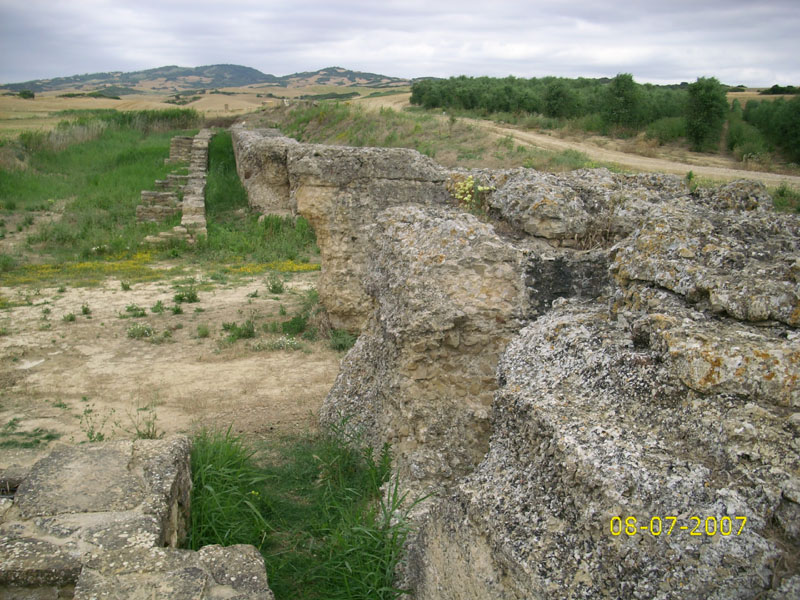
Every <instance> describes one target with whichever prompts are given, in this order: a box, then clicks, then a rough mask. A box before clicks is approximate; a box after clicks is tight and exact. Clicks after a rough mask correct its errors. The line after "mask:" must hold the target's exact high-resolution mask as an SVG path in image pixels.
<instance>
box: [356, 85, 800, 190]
mask: <svg viewBox="0 0 800 600" xmlns="http://www.w3.org/2000/svg"><path fill="white" fill-rule="evenodd" d="M410 96H411V95H410V94H398V95H394V96H379V97H376V98H369V99H365V100H361V101H360V102H359V104H360V105H362V106H364V107H366V108H368V109H374V110H377V109H379V108H381V107H387V108H393V109H395V110H401V109H403V108H405V107H407V106H410V104H409V102H408V100H409V98H410ZM440 118H441V119H446V118H447V117H445V116H441V117H440ZM459 118H460V119H461V120H464V121H468V122H469V123H471V124H474V125H475V126H477V127H480V128H481V129H483V130H484V131H486V132H488V133H490V134H492V135H493V136H495V137H509V136H510V137H511V138H512V139H513V140H515V141H516V142H517V143H520V144H525V145H530V146H535V147H537V148H543V149H545V150H555V151H558V152H561V151H564V150H575V151H578V152H582V153H584V154H586V155H587V156H588V157H589V158H590V159H592V160H596V161H600V162H605V163H615V164H618V165H620V166H622V167H626V168H632V169H637V170H641V171H656V172H661V173H674V174H677V175H686V174H687V173H688V172H689V171H692V172H693V173H694V175H695V176H697V177H703V178H708V179H715V180H724V181H730V180H734V179H753V180H756V181H761V182H763V183H764V184H765V185H769V186H777V185H780V184H781V183H786V184H787V185H790V186H792V187H794V188H798V189H800V177H798V176H795V175H783V174H779V173H765V172H762V171H751V170H746V169H737V168H735V165H736V164H738V163H736V162H734V161H732V160H730V159H727V158H725V157H718V156H709V155H704V154H696V153H688V152H687V153H686V154H687V156H688V158H687V159H686V160H684V161H679V160H674V159H665V158H651V157H647V156H640V155H638V154H631V153H629V152H622V151H619V150H613V149H608V148H602V147H599V146H597V145H595V144H593V143H589V142H581V141H575V140H567V139H562V138H559V137H555V136H552V135H547V134H545V133H538V132H533V131H520V130H519V129H515V128H513V127H508V126H503V125H498V124H497V123H493V122H491V121H485V120H481V119H466V118H463V117H459ZM598 141H600V138H598ZM602 142H603V143H605V142H608V138H602ZM726 165H728V166H726Z"/></svg>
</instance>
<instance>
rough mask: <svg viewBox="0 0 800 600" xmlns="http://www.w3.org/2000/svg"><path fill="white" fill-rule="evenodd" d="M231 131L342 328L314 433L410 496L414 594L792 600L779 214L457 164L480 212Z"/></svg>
mask: <svg viewBox="0 0 800 600" xmlns="http://www.w3.org/2000/svg"><path fill="white" fill-rule="evenodd" d="M259 138H260V139H259ZM245 139H246V140H249V141H248V142H247V144H249V145H250V148H251V149H252V148H256V147H260V148H262V150H260V151H264V152H266V154H265V156H268V157H269V158H268V159H267V158H264V159H263V160H264V161H265V162H269V163H270V164H271V165H272V166H271V167H270V168H271V169H273V171H274V172H280V173H281V175H280V181H281V185H280V187H279V190H278V191H275V190H273V192H274V193H273V196H274V197H277V196H279V197H280V198H282V199H283V200H282V201H283V202H285V203H286V204H285V205H286V206H287V210H290V211H296V212H297V213H298V214H301V215H303V216H305V217H306V218H308V219H309V220H310V221H311V222H312V224H313V226H314V227H315V230H316V231H317V234H318V236H319V238H320V249H321V253H322V263H323V264H322V267H323V272H322V278H321V281H320V286H321V289H320V296H321V298H322V300H323V302H324V303H325V305H326V307H327V309H328V311H329V312H330V314H331V317H332V319H333V320H335V321H336V322H337V323H338V324H339V326H347V327H348V328H351V329H359V330H360V331H361V336H360V337H359V339H358V342H357V343H356V345H355V347H354V348H353V349H352V350H351V351H350V352H349V353H348V355H347V356H346V357H345V359H344V360H343V362H342V367H341V371H340V374H339V376H338V378H337V381H336V383H335V384H334V387H333V388H332V390H331V392H330V393H329V395H328V397H327V398H326V400H325V403H324V406H323V409H322V413H321V417H322V420H323V421H324V422H328V423H341V422H342V420H343V419H345V420H346V421H347V423H348V426H351V427H353V428H355V429H358V430H360V432H361V433H362V435H363V436H364V437H365V439H367V440H368V441H369V442H370V443H372V444H374V445H376V446H380V445H381V444H382V443H384V442H390V443H392V444H393V446H394V448H395V451H396V467H397V471H398V473H399V474H400V476H401V479H402V483H403V485H404V486H406V487H407V488H410V489H412V490H414V491H418V492H435V496H434V497H433V498H432V499H429V500H428V501H427V502H426V503H425V505H424V509H423V510H422V511H420V512H419V516H418V519H419V520H418V525H419V532H418V535H417V536H416V537H415V539H413V540H412V541H411V543H410V546H409V560H408V564H407V566H406V568H405V570H404V574H403V576H404V578H405V579H404V581H405V583H406V584H408V585H410V586H411V587H412V589H413V590H414V592H415V597H416V598H418V599H420V600H429V599H430V600H433V599H436V600H440V599H445V598H446V599H450V598H453V599H455V598H498V599H501V598H502V599H522V598H665V599H666V598H719V599H722V598H754V597H759V598H771V599H778V598H797V597H800V564H799V562H798V560H797V557H798V556H800V528H799V526H798V523H800V441H798V440H800V435H798V434H799V433H800V412H798V411H799V410H800V391H798V390H799V389H800V388H798V385H797V382H798V376H800V334H798V331H797V325H798V320H800V317H798V315H800V267H799V266H798V265H800V219H798V217H797V216H795V215H788V214H776V213H775V212H773V211H772V209H771V199H770V198H769V195H768V194H767V193H766V191H765V190H764V188H763V187H762V186H760V185H758V184H753V183H749V182H735V183H732V184H728V185H725V186H721V187H719V188H717V189H711V190H700V191H697V192H691V191H690V190H689V189H688V188H687V187H686V185H685V183H684V182H683V181H682V180H681V179H680V178H677V177H673V176H666V175H658V174H641V175H623V174H616V173H611V172H609V171H607V170H604V169H594V170H579V171H574V172H572V173H567V174H562V175H554V174H546V173H538V172H535V171H532V170H527V169H515V170H510V171H495V172H487V171H475V172H474V173H473V175H474V177H475V179H476V181H480V182H481V183H482V184H483V185H486V186H487V187H493V188H494V190H493V191H492V192H491V193H490V194H489V197H488V199H487V211H488V215H489V218H488V219H481V220H479V219H476V218H475V217H474V216H472V215H469V214H467V213H465V212H464V211H463V210H460V209H459V208H458V207H457V206H455V203H454V202H453V200H452V198H450V196H449V194H448V193H447V191H446V182H447V180H448V179H452V178H454V177H463V176H464V173H457V172H447V171H446V170H444V169H443V168H442V167H439V166H438V165H436V164H435V163H433V162H432V161H429V160H427V159H425V158H424V157H421V156H419V155H417V154H415V153H413V152H411V151H402V152H398V151H394V150H379V149H359V148H340V147H326V146H315V145H301V144H296V143H295V142H291V141H288V140H286V139H285V138H280V137H277V136H276V135H275V134H274V132H273V133H271V134H269V135H264V134H261V133H259V132H257V131H251V132H244V131H242V132H239V133H237V134H234V145H235V146H236V145H240V146H244V145H246V144H245V143H244V142H243V141H242V140H245ZM237 140H239V141H237ZM256 140H257V141H256ZM264 148H270V150H268V151H267V150H264ZM240 150H241V149H240ZM245 154H246V152H244V151H242V152H240V153H239V154H237V155H238V156H244V155H245ZM256 154H257V152H256ZM251 160H252V159H251ZM249 164H251V165H252V166H251V167H247V166H246V165H242V167H241V168H242V169H244V170H245V171H247V170H248V168H249V173H250V178H251V179H253V178H257V177H258V174H257V167H256V166H255V165H256V162H252V163H249ZM284 169H285V175H284ZM240 172H241V171H240ZM254 193H255V192H254ZM251 202H253V204H254V205H258V201H257V200H256V201H253V200H252V199H251ZM615 517H617V518H619V519H621V520H620V521H617V523H618V524H619V523H623V524H625V519H627V518H628V517H635V518H636V519H637V521H636V525H637V526H636V527H635V528H634V529H633V531H632V533H631V534H630V535H628V534H627V533H625V532H624V531H620V530H619V529H617V530H616V534H615V532H614V531H615V530H613V529H612V519H614V518H615ZM668 517H674V531H672V532H671V533H670V534H666V533H664V532H660V531H659V534H660V535H655V531H656V525H657V524H658V523H659V522H660V523H661V524H662V525H663V526H664V528H665V529H666V527H667V525H668V523H669V522H670V521H668ZM745 517H746V525H745V527H744V528H743V531H742V533H741V534H740V535H734V534H733V533H731V530H730V526H731V525H732V524H734V523H735V524H737V525H738V524H739V523H741V522H742V521H743V520H744V518H745ZM656 518H658V520H656ZM697 523H700V533H701V535H699V536H696V535H691V532H692V528H693V527H696V525H697ZM723 523H724V524H725V525H724V526H723ZM720 527H723V528H722V529H720ZM725 527H727V529H725ZM737 529H738V527H737ZM725 531H727V532H728V533H727V534H726V533H725ZM695 532H696V531H695ZM708 532H713V535H712V534H711V533H708Z"/></svg>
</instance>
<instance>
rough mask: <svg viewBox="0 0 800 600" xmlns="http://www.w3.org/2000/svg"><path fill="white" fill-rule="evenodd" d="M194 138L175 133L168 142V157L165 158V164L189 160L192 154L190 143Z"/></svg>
mask: <svg viewBox="0 0 800 600" xmlns="http://www.w3.org/2000/svg"><path fill="white" fill-rule="evenodd" d="M193 142H194V138H192V137H191V136H187V135H176V136H175V137H174V138H172V139H171V140H170V142H169V158H165V159H164V162H165V163H167V164H177V163H184V162H189V161H190V160H191V156H192V144H193Z"/></svg>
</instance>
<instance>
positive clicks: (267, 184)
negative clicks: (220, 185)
mask: <svg viewBox="0 0 800 600" xmlns="http://www.w3.org/2000/svg"><path fill="white" fill-rule="evenodd" d="M231 137H232V141H233V150H234V153H235V155H236V171H237V173H238V174H239V179H240V180H241V181H242V185H243V186H244V189H245V190H246V191H247V199H248V202H249V204H250V207H251V208H252V209H253V210H255V211H258V212H261V213H264V214H276V215H294V214H295V212H296V204H295V203H294V201H293V199H292V198H291V197H290V194H289V171H288V168H287V164H286V153H287V151H288V149H289V148H290V147H292V146H296V145H297V142H296V141H295V140H293V139H291V138H287V137H283V136H282V135H281V134H280V132H279V131H277V130H276V129H256V130H249V129H242V128H241V127H234V128H233V129H231Z"/></svg>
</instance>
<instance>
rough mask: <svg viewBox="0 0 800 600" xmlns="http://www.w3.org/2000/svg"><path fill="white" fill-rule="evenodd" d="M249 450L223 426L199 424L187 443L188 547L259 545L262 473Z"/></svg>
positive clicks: (264, 509)
mask: <svg viewBox="0 0 800 600" xmlns="http://www.w3.org/2000/svg"><path fill="white" fill-rule="evenodd" d="M252 458H253V452H252V451H251V450H249V449H248V448H247V447H246V446H245V444H244V442H243V441H242V439H241V438H240V437H238V436H235V435H232V434H231V430H230V428H228V430H227V431H224V432H222V431H216V430H208V429H204V430H202V431H200V432H199V433H198V434H196V435H195V436H194V440H193V446H192V482H193V484H194V485H193V488H192V500H191V502H192V504H191V506H192V511H191V514H192V523H191V530H190V534H189V540H188V546H189V548H192V549H193V550H197V549H198V548H200V547H202V546H206V545H208V544H221V545H223V546H230V545H233V544H252V545H254V546H256V547H257V548H259V549H260V548H262V546H263V545H264V541H265V539H266V536H267V534H268V531H269V525H268V524H267V521H266V518H265V516H264V515H265V514H269V509H268V507H267V506H266V504H265V496H264V495H262V493H263V491H264V482H265V481H266V477H265V476H264V474H263V473H261V472H260V471H259V470H258V469H257V468H256V467H255V465H254V463H253V460H252Z"/></svg>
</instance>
